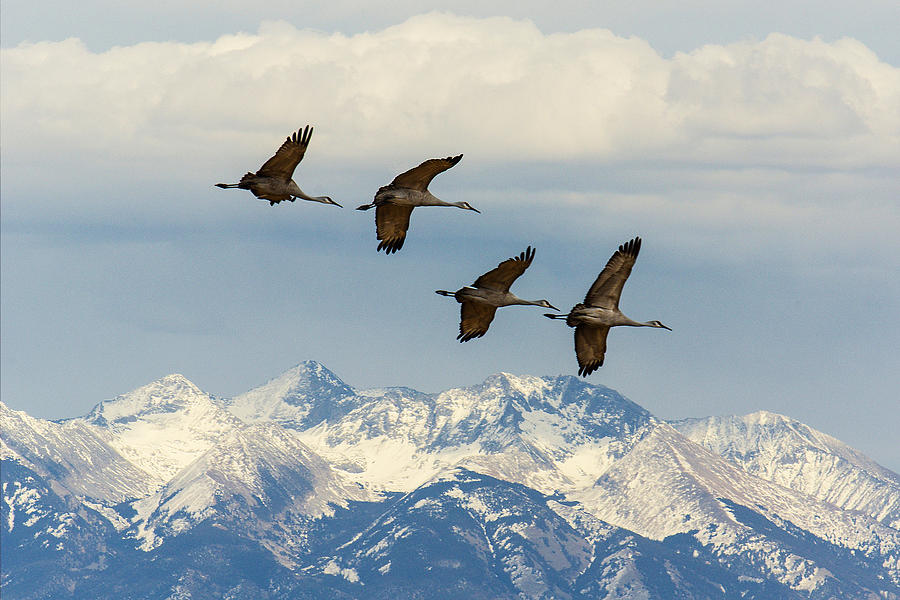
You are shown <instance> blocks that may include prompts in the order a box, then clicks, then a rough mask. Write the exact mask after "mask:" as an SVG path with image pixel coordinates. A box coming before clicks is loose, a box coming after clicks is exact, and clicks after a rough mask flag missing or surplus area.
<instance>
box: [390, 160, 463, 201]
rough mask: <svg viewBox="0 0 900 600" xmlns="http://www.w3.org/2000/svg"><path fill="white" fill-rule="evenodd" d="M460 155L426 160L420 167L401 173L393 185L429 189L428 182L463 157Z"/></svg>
mask: <svg viewBox="0 0 900 600" xmlns="http://www.w3.org/2000/svg"><path fill="white" fill-rule="evenodd" d="M462 156H463V155H462V154H460V155H459V156H448V157H447V158H431V159H429V160H426V161H425V162H423V163H422V164H421V165H419V166H418V167H414V168H412V169H410V170H409V171H407V172H405V173H401V174H399V175H397V176H396V177H394V180H393V181H392V182H391V185H393V186H396V187H402V188H410V189H413V190H419V191H420V192H424V191H425V190H426V189H428V184H429V183H431V180H432V179H434V176H435V175H437V174H438V173H443V172H444V171H446V170H447V169H449V168H450V167H452V166H453V165H455V164H456V163H458V162H459V161H460V160H461V159H462Z"/></svg>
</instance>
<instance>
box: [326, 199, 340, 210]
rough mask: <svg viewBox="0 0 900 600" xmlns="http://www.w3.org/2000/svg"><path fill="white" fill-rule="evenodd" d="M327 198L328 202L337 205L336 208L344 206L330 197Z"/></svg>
mask: <svg viewBox="0 0 900 600" xmlns="http://www.w3.org/2000/svg"><path fill="white" fill-rule="evenodd" d="M328 200H329V204H334V205H335V206H337V207H338V208H344V207H343V206H341V205H340V204H338V203H337V202H335V201H334V200H332V199H331V198H329V199H328Z"/></svg>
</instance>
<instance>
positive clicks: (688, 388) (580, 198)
mask: <svg viewBox="0 0 900 600" xmlns="http://www.w3.org/2000/svg"><path fill="white" fill-rule="evenodd" d="M185 6H186V8H185ZM723 6H724V5H722V4H721V3H712V2H687V3H668V4H664V3H655V2H654V3H649V2H629V3H625V2H621V3H606V4H605V5H602V6H600V7H597V6H596V5H595V3H587V2H583V3H579V2H573V3H566V2H562V3H554V4H552V5H550V4H547V3H537V2H534V3H531V2H525V3H522V2H516V3H512V2H510V3H488V4H485V3H481V2H479V3H475V2H472V3H467V2H460V3H454V5H453V9H452V10H453V13H448V12H430V10H431V8H438V9H440V8H441V7H440V6H439V5H431V6H429V5H426V4H423V3H420V2H416V3H412V2H410V3H403V2H400V3H398V2H391V3H384V4H382V3H359V4H357V3H350V2H333V3H330V4H329V6H328V7H327V8H322V7H320V6H319V5H318V4H317V3H316V4H312V3H302V2H301V3H296V2H290V3H289V2H257V3H254V4H253V8H252V9H251V8H247V4H246V3H238V2H215V3H214V2H193V3H187V4H186V5H185V3H182V2H178V3H176V2H171V3H165V2H164V3H155V4H153V3H151V4H147V3H131V2H115V3H113V2H103V1H93V2H90V1H89V2H84V3H80V4H79V5H78V8H77V10H76V9H75V7H74V6H73V5H71V3H51V2H21V1H18V0H13V1H9V2H4V3H3V5H2V19H0V22H2V46H3V51H2V69H0V76H2V86H0V100H2V103H0V108H2V114H0V122H2V128H0V143H2V163H0V168H2V179H0V186H2V187H0V191H2V203H3V206H2V212H0V225H2V242H0V244H2V248H0V266H2V288H0V294H2V312H0V317H2V338H3V339H2V396H3V400H4V401H5V402H7V403H8V404H9V405H10V406H12V407H13V408H17V409H23V410H27V411H28V412H29V413H30V414H33V415H35V416H39V417H45V418H58V417H65V416H72V415H77V414H83V413H85V412H86V411H87V410H88V409H89V408H90V407H91V406H92V405H93V404H95V403H96V402H98V401H100V400H102V399H105V398H109V397H112V396H115V395H117V394H119V393H123V392H125V391H128V390H130V389H133V388H135V387H137V386H139V385H142V384H144V383H147V382H149V381H151V380H153V379H155V378H158V377H160V376H163V375H165V374H167V373H171V372H181V373H184V374H185V375H186V376H187V377H188V378H190V379H191V380H193V381H194V382H195V383H197V384H198V385H200V386H201V387H202V388H204V389H205V390H207V391H209V392H211V393H213V394H217V395H222V396H231V395H234V394H237V393H240V392H243V391H246V390H247V389H249V388H251V387H253V386H255V385H258V384H260V383H262V382H263V381H265V380H266V379H268V378H269V377H272V376H275V375H277V374H278V373H280V372H281V371H283V370H285V369H287V368H289V367H291V366H292V365H294V364H296V363H297V362H300V361H301V360H305V359H316V360H319V361H321V362H323V363H324V364H325V365H327V366H328V367H329V368H331V369H332V370H334V371H335V372H336V373H337V374H338V375H339V376H341V377H342V378H344V379H345V380H346V381H347V382H348V383H349V384H351V385H354V386H357V387H373V386H384V385H408V386H411V387H415V388H417V389H421V390H423V391H437V390H440V389H444V388H446V387H450V386H457V385H468V384H473V383H477V382H479V381H481V380H482V379H483V378H484V377H486V376H487V375H489V374H491V373H494V372H497V371H508V372H512V373H519V374H523V373H529V374H536V375H544V374H558V373H572V374H574V373H575V372H576V370H577V367H576V363H575V358H574V353H573V350H572V334H571V330H570V329H568V328H566V327H565V326H564V325H563V324H562V323H559V322H551V321H549V320H547V319H544V318H542V317H540V313H541V310H540V309H532V308H529V307H511V308H507V309H502V310H501V311H499V312H498V315H497V317H496V319H495V320H494V323H493V324H492V326H491V330H490V332H489V333H488V335H487V336H486V337H485V338H483V339H479V340H473V341H471V342H468V343H466V344H462V345H461V344H458V343H457V342H456V341H455V339H454V338H455V335H456V331H457V326H458V316H459V310H458V305H456V303H454V302H453V301H452V300H450V299H447V298H442V297H439V296H437V295H435V294H434V293H433V290H435V289H456V288H458V287H461V286H462V285H465V284H469V283H471V282H472V281H473V280H474V279H475V278H476V277H477V276H478V275H479V274H481V273H482V272H484V271H486V270H488V269H490V268H492V267H493V266H495V265H496V264H497V263H498V262H500V261H501V260H503V259H505V258H507V257H509V256H512V255H514V254H518V253H519V252H521V251H522V250H524V248H525V246H527V245H528V244H532V245H534V246H535V247H536V248H537V257H536V259H535V262H534V264H533V265H532V267H531V268H530V269H529V271H528V272H527V273H526V274H525V275H524V276H523V277H522V278H521V279H520V280H519V281H518V282H517V283H516V285H515V288H514V290H513V291H515V292H517V293H518V294H519V295H520V296H522V297H526V298H534V299H536V298H547V299H549V300H550V302H552V303H553V304H555V305H556V306H559V307H560V308H563V309H568V308H569V307H571V306H572V305H573V304H575V303H576V302H578V301H580V300H581V298H583V296H584V293H585V291H586V289H587V287H588V286H589V285H590V283H591V282H592V281H593V278H594V277H595V276H596V274H597V272H599V270H600V269H601V268H602V267H603V265H604V264H605V262H606V260H607V259H608V258H609V256H610V254H611V253H612V252H613V251H614V250H615V248H616V247H617V246H618V245H619V244H620V243H622V242H625V241H626V240H628V239H629V238H631V237H633V236H634V235H641V236H642V237H643V238H644V246H643V249H642V252H641V256H640V258H639V260H638V263H637V265H636V267H635V269H634V272H633V274H632V277H631V279H630V280H629V282H628V284H627V286H626V288H625V291H624V294H623V297H622V302H621V306H622V308H623V310H624V311H625V312H626V313H627V314H629V316H631V317H633V318H636V319H638V320H649V319H659V320H661V321H662V322H664V323H666V324H667V325H670V326H671V327H672V328H673V329H674V331H673V332H666V331H663V330H631V329H627V330H624V331H623V330H613V331H612V332H611V334H610V339H609V350H608V353H607V361H606V364H605V366H604V367H603V368H601V369H600V370H599V371H598V372H597V373H595V374H594V375H592V376H591V377H590V381H592V382H595V383H601V384H604V385H608V386H610V387H613V388H616V389H618V390H619V391H620V392H622V393H623V394H625V395H626V396H628V397H630V398H631V399H633V400H634V401H636V402H638V403H640V404H642V405H643V406H645V407H646V408H648V409H649V410H651V411H652V412H654V413H655V414H657V415H659V416H661V417H665V418H678V417H685V416H702V415H709V414H728V413H738V414H743V413H748V412H753V411H756V410H760V409H766V410H771V411H774V412H780V413H783V414H787V415H790V416H792V417H795V418H798V419H800V420H802V421H804V422H806V423H808V424H810V425H812V426H813V427H816V428H818V429H821V430H823V431H825V432H827V433H830V434H832V435H835V436H836V437H838V438H840V439H842V440H844V441H846V442H848V443H850V444H851V445H854V446H856V447H858V448H860V449H861V450H863V451H865V452H867V453H868V454H870V455H871V456H872V457H873V458H875V459H876V460H878V461H879V462H881V463H882V464H884V465H885V466H887V467H889V468H892V469H894V470H900V445H898V444H897V443H896V430H897V427H898V426H900V417H898V410H897V407H898V404H900V403H898V393H897V389H898V388H897V386H898V383H900V381H898V380H900V377H898V373H900V359H898V354H897V348H898V347H900V343H898V342H900V325H898V323H900V319H898V318H897V314H898V312H900V277H898V273H900V240H898V236H897V234H896V232H897V231H900V206H898V204H900V202H898V198H900V68H898V64H900V42H898V41H897V36H896V35H895V34H896V31H895V27H893V26H891V25H890V24H895V23H897V22H900V9H898V7H897V5H896V3H894V2H883V3H880V2H871V3H864V4H862V5H860V4H859V3H852V4H851V3H849V2H847V3H837V2H834V3H822V2H815V3H813V2H788V3H782V4H778V5H777V8H776V5H775V4H772V5H771V6H769V7H766V5H762V6H761V5H759V3H754V4H752V5H751V3H749V2H747V3H729V4H728V8H727V10H726V9H723V8H722V7H723ZM892 29H894V31H891V30H892ZM306 123H311V124H313V125H314V126H315V127H316V131H315V135H314V137H313V139H312V143H311V145H310V148H309V151H308V153H307V155H306V158H305V159H304V161H303V163H302V164H301V166H300V168H299V169H298V171H297V174H296V179H297V180H298V182H299V183H300V185H301V187H302V188H303V189H304V190H305V191H306V192H308V193H311V194H314V195H322V194H328V195H330V196H332V197H334V198H335V200H337V201H338V202H341V203H342V204H344V206H345V208H344V209H343V210H341V209H337V208H335V207H331V206H325V205H319V204H313V203H304V202H297V203H295V204H283V205H279V206H275V207H269V206H268V204H267V203H264V202H261V201H258V200H255V199H254V198H253V197H252V196H251V195H250V194H249V193H247V192H242V191H235V190H229V191H223V190H219V189H216V188H214V187H212V184H213V183H216V182H219V181H236V180H237V179H239V178H240V175H241V174H243V173H244V172H245V171H247V170H256V169H257V168H258V167H259V166H260V165H261V164H262V162H263V161H264V160H265V159H266V158H268V157H269V156H270V155H271V154H272V152H273V151H274V150H275V149H276V148H277V146H278V145H279V144H280V143H281V141H282V140H283V139H284V137H285V136H286V135H287V134H288V133H290V132H291V131H292V130H296V129H297V128H298V127H300V126H302V125H304V124H306ZM458 153H463V154H464V155H465V156H464V158H463V160H462V162H460V163H459V164H458V165H457V166H456V167H454V168H453V169H452V170H450V171H448V172H447V173H445V174H443V175H440V176H439V177H438V178H437V179H435V181H434V183H433V184H432V186H431V189H432V191H434V192H435V193H436V194H437V195H438V196H439V197H442V198H444V199H447V200H466V201H468V202H470V203H471V204H473V205H474V206H476V207H477V208H479V209H480V210H482V211H483V214H481V215H478V214H475V213H471V212H468V211H459V210H456V209H437V208H435V209H420V210H417V211H416V212H415V213H414V215H413V218H412V227H411V230H410V234H409V237H408V238H407V242H406V245H405V246H404V248H403V250H401V251H400V252H399V253H398V254H396V255H393V256H390V257H386V256H384V255H383V254H376V252H375V246H376V241H375V236H374V225H373V222H372V220H373V215H372V214H371V212H369V213H362V212H357V211H354V210H352V209H353V207H355V206H356V205H358V204H362V203H364V202H368V201H370V199H371V197H372V195H373V193H374V191H375V190H376V189H377V188H378V187H379V186H380V185H383V184H385V183H387V182H388V181H390V180H391V179H392V178H393V176H394V175H395V174H397V173H399V172H400V171H403V170H405V169H407V168H409V167H412V166H414V165H416V164H418V163H419V162H421V161H422V160H424V159H425V158H429V157H432V156H447V155H450V154H458Z"/></svg>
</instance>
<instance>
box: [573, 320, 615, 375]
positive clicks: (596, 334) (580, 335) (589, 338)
mask: <svg viewBox="0 0 900 600" xmlns="http://www.w3.org/2000/svg"><path fill="white" fill-rule="evenodd" d="M607 333H609V327H608V326H606V325H603V326H600V327H596V326H593V325H584V324H582V325H579V326H578V327H576V328H575V356H576V357H577V358H578V374H579V375H581V376H582V377H587V376H588V375H590V374H591V373H593V372H594V371H596V370H597V369H599V368H600V367H602V366H603V356H604V355H605V354H606V334H607Z"/></svg>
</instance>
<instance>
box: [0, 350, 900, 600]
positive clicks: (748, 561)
mask: <svg viewBox="0 0 900 600" xmlns="http://www.w3.org/2000/svg"><path fill="white" fill-rule="evenodd" d="M0 417H2V419H3V421H2V424H3V429H2V441H3V445H2V457H3V523H4V527H3V529H2V532H3V536H4V539H3V553H4V566H3V569H4V572H3V580H2V583H0V590H2V591H3V593H4V597H6V596H7V595H9V597H11V598H32V597H33V598H38V597H47V596H48V594H49V595H50V596H58V597H72V598H113V597H121V596H122V595H123V594H124V595H128V596H130V597H135V598H169V597H173V598H175V597H179V598H180V597H184V598H188V597H233V598H242V597H246V598H304V597H308V598H381V597H383V598H395V597H406V596H411V595H414V594H415V595H417V596H418V597H421V598H447V597H450V598H457V597H465V598H584V599H587V598H649V597H672V598H716V597H720V598H731V597H744V598H823V599H824V598H832V597H847V598H868V597H872V598H875V597H877V598H894V599H900V530H898V528H897V520H896V518H895V514H896V503H897V497H898V496H897V489H898V486H897V482H898V481H900V478H898V476H897V475H896V474H893V473H891V472H890V471H888V470H886V469H883V468H882V467H879V466H878V465H877V464H875V463H874V462H873V461H871V460H870V459H868V458H867V457H865V456H863V455H862V454H860V453H859V452H857V451H855V450H853V449H852V448H849V447H847V446H846V445H844V444H842V443H840V442H839V441H838V440H835V439H833V438H831V437H829V436H826V435H825V434H822V433H820V432H816V431H815V430H812V429H810V428H808V427H806V426H804V425H802V424H800V423H797V422H795V421H791V420H790V419H787V418H786V417H780V416H777V415H770V414H768V413H765V414H763V413H760V414H757V415H750V416H748V417H734V418H731V420H728V419H725V418H710V419H707V420H689V421H680V422H676V423H673V424H671V425H670V424H668V423H665V422H662V421H660V420H658V419H656V418H655V417H653V416H652V415H650V414H649V413H648V412H647V411H646V410H644V409H643V408H641V407H640V406H638V405H636V404H634V403H632V402H630V401H628V400H627V399H625V398H624V397H622V396H621V395H619V394H618V393H617V392H615V391H613V390H610V389H608V388H604V387H602V386H595V385H590V384H587V383H585V382H584V381H582V380H579V379H576V378H573V377H533V376H515V375H510V374H505V373H501V374H497V375H493V376H491V377H489V378H488V379H487V380H485V381H484V382H483V383H482V384H479V385H475V386H470V387H465V388H457V389H451V390H447V391H444V392H441V393H438V394H424V393H421V392H417V391H415V390H411V389H409V388H402V387H397V388H386V389H372V390H357V389H354V388H352V387H351V386H349V385H347V384H346V383H344V382H343V381H341V380H340V379H339V378H338V377H337V376H336V375H335V374H334V373H332V372H330V371H328V369H326V368H325V367H324V366H322V365H320V364H318V363H315V362H312V361H309V362H306V363H302V364H300V365H298V366H297V367H294V368H293V369H291V370H289V371H287V372H285V373H283V374H282V375H280V376H278V377H276V378H275V379H273V380H271V381H269V382H268V383H266V384H263V385H261V386H259V387H257V388H255V389H253V390H251V391H249V392H247V393H245V394H242V395H240V396H236V397H234V398H231V399H217V398H213V397H211V396H209V395H208V394H206V393H204V392H202V391H201V390H200V389H198V388H197V387H196V386H195V385H193V384H192V383H190V382H189V381H188V380H187V379H185V378H184V377H182V376H180V375H171V376H168V377H165V378H163V379H161V380H159V381H157V382H154V383H151V384H149V385H147V386H144V387H142V388H140V389H138V390H135V391H133V392H130V393H128V394H124V395H123V396H119V397H118V398H115V399H113V400H109V401H105V402H102V403H100V404H99V405H98V406H97V407H96V408H95V409H94V410H93V411H91V412H90V413H89V414H88V415H86V416H85V417H82V418H78V419H71V420H67V421H65V422H62V423H52V422H47V421H41V420H39V419H33V418H31V417H28V416H27V415H25V414H24V413H17V412H15V411H11V410H9V409H7V408H6V407H2V412H0ZM785 465H788V467H787V468H785ZM60 532H70V533H71V534H69V533H66V535H65V536H63V537H65V538H66V540H81V541H80V542H79V543H77V544H75V545H74V546H73V547H69V546H67V545H66V544H65V543H62V541H61V540H60V537H59V536H60V535H62V534H61V533H60ZM57 534H59V535H57ZM35 540H40V541H35ZM54 540H57V542H56V543H55V546H54ZM75 546H77V549H76V548H75ZM93 546H96V548H93ZM54 548H55V549H54ZM10 549H12V550H10ZM13 550H15V551H17V552H19V553H20V554H19V555H21V556H27V557H28V558H26V560H24V561H17V560H12V559H10V560H12V562H9V561H8V560H7V557H8V556H9V555H10V552H11V551H13ZM54 553H55V554H54ZM60 553H62V554H66V555H68V554H72V556H73V557H79V556H80V557H81V558H80V559H78V560H75V558H73V559H72V560H70V561H69V562H68V563H66V564H68V565H69V567H65V568H62V571H53V570H52V569H50V570H49V571H47V573H46V574H45V575H43V574H42V573H44V571H42V570H41V569H37V568H36V567H35V564H38V563H40V564H49V562H48V561H51V560H57V559H58V558H59V555H60ZM73 553H74V554H73ZM79 553H81V554H79ZM87 557H93V559H94V560H93V562H91V561H89V560H87ZM203 557H206V559H203ZM8 565H12V567H11V568H8ZM66 569H68V570H66ZM45 570H46V569H45ZM36 574H37V575H36ZM33 577H38V579H40V582H41V585H40V586H39V589H40V590H42V593H43V596H41V595H35V594H30V592H28V587H27V586H26V585H25V584H23V583H22V582H23V581H24V579H23V578H33ZM41 577H43V579H41ZM35 589H38V588H35Z"/></svg>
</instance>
